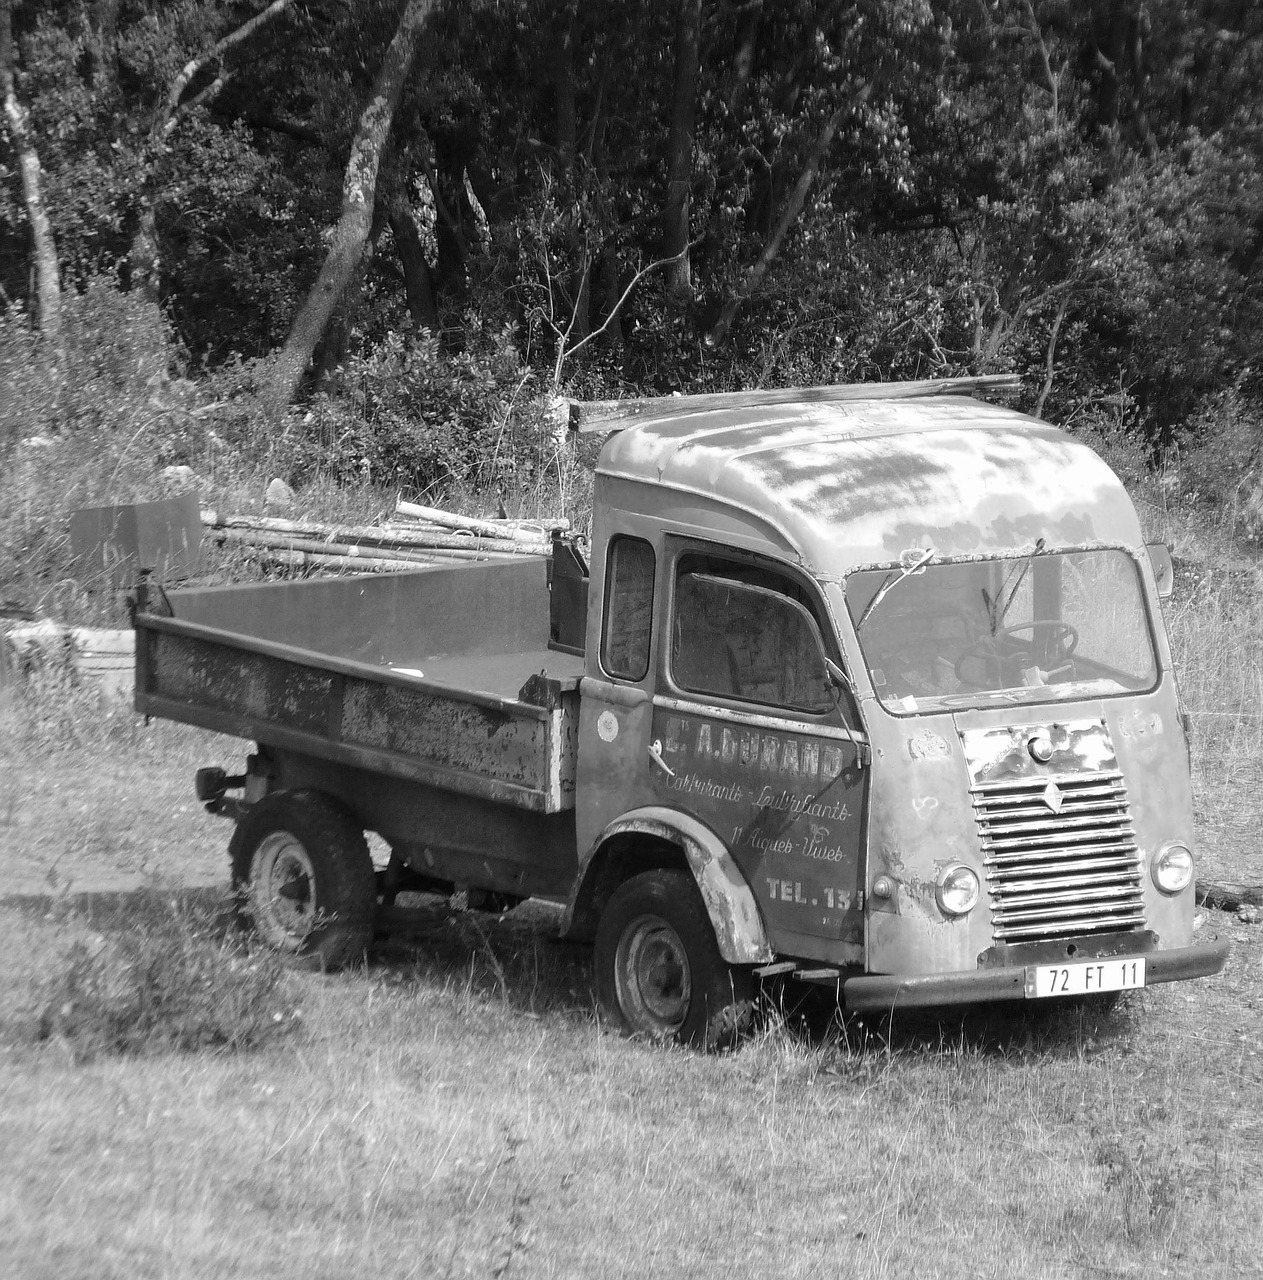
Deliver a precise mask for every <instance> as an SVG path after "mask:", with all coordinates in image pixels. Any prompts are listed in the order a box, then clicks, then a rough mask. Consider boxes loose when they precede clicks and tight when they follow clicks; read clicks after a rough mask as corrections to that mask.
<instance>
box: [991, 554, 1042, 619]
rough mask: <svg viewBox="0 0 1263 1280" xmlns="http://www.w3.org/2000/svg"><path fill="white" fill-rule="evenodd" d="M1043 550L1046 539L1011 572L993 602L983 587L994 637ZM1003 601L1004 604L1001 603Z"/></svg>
mask: <svg viewBox="0 0 1263 1280" xmlns="http://www.w3.org/2000/svg"><path fill="white" fill-rule="evenodd" d="M1043 549H1044V539H1043V538H1040V539H1039V541H1038V542H1036V543H1035V550H1034V551H1033V552H1032V553H1031V554H1030V555H1029V556H1027V557H1026V559H1025V560H1023V561H1021V563H1020V564H1015V565H1014V566H1013V568H1012V569H1010V570H1009V573H1008V577H1006V578H1005V580H1004V581H1003V583H1001V584H1000V590H999V591H998V592H997V593H996V598H995V599H994V600H992V598H991V597H990V596H989V595H988V594H987V588H986V587H983V589H982V602H983V604H985V605H986V606H987V619H988V621H989V622H990V623H991V634H992V635H995V634H996V633H997V632H998V631H999V630H1000V627H1001V624H1002V623H1003V622H1004V619H1005V617H1006V616H1007V614H1008V612H1009V609H1010V608H1011V607H1012V605H1013V601H1014V599H1015V598H1016V596H1017V593H1018V590H1019V589H1020V588H1021V586H1022V583H1023V582H1024V581H1025V580H1026V573H1027V570H1029V569H1030V567H1031V565H1032V564H1033V563H1034V562H1035V557H1036V556H1037V555H1039V553H1040V552H1041V551H1043ZM1019 571H1020V572H1019ZM1014 574H1017V581H1016V582H1013V575H1014ZM1010 582H1013V589H1012V590H1011V591H1010V590H1009V583H1010ZM1006 591H1008V592H1009V598H1008V599H1007V600H1005V598H1004V593H1005V592H1006ZM1002 601H1003V603H1001V602H1002Z"/></svg>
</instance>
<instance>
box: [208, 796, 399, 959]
mask: <svg viewBox="0 0 1263 1280" xmlns="http://www.w3.org/2000/svg"><path fill="white" fill-rule="evenodd" d="M228 854H229V857H230V859H231V861H232V885H233V889H234V891H235V892H236V894H237V903H238V910H239V911H240V913H241V914H242V916H243V917H244V918H245V919H246V921H247V922H248V923H249V924H251V925H252V926H253V927H254V930H255V932H256V933H258V935H259V936H260V937H261V938H262V939H263V940H264V942H266V943H267V944H268V945H269V946H271V947H274V948H275V949H276V950H277V951H280V952H283V953H285V954H287V955H290V956H293V957H295V958H296V959H300V960H303V961H305V962H307V963H308V964H310V965H312V966H313V967H317V968H321V969H338V968H341V967H342V966H343V965H346V964H349V963H351V962H352V961H354V960H357V959H359V958H360V957H361V956H363V955H364V953H365V952H366V951H367V950H368V947H369V943H371V942H372V940H373V912H374V908H375V907H376V902H377V888H376V880H375V877H374V874H373V861H372V858H371V857H370V856H369V852H368V845H367V844H366V843H365V840H364V833H363V831H362V830H361V829H360V828H359V826H357V825H356V823H355V821H354V819H353V818H352V817H351V816H350V814H348V813H347V811H346V810H345V809H344V808H343V807H342V806H341V805H339V804H338V803H337V802H336V801H335V800H333V799H331V798H330V797H329V796H326V795H322V794H321V793H320V792H318V791H276V792H273V793H272V794H271V795H269V796H266V797H265V798H264V799H262V800H260V801H259V802H258V804H256V805H254V806H253V807H252V808H251V809H250V812H249V813H247V814H246V816H245V817H244V818H242V820H241V821H240V823H238V825H237V829H236V831H235V832H234V833H233V837H232V840H231V842H230V843H229V845H228Z"/></svg>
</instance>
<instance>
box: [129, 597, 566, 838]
mask: <svg viewBox="0 0 1263 1280" xmlns="http://www.w3.org/2000/svg"><path fill="white" fill-rule="evenodd" d="M206 630H207V629H206V628H203V627H197V626H195V625H193V624H188V623H181V622H180V621H179V620H177V619H169V618H151V617H148V616H146V615H140V616H139V617H138V619H137V634H138V646H137V689H136V709H137V710H138V711H141V712H143V713H145V714H155V715H163V716H166V717H168V718H171V719H176V720H183V721H185V722H186V723H191V724H197V725H200V726H202V727H204V728H210V729H215V730H217V731H219V732H222V733H232V734H236V735H239V736H243V737H251V738H254V739H255V740H256V741H258V742H260V743H270V744H272V745H279V746H285V747H288V748H290V749H292V750H301V751H304V752H307V753H308V754H311V755H313V756H320V757H325V758H327V759H330V760H334V761H341V762H342V763H344V764H351V765H355V766H356V767H360V768H365V769H376V770H379V771H381V772H383V773H386V774H389V775H390V776H392V777H408V778H413V779H415V780H418V781H422V782H426V783H428V784H430V785H434V786H441V787H446V788H450V789H452V790H454V791H458V792H463V793H465V794H471V795H479V796H483V797H486V798H487V799H491V800H495V801H498V802H502V803H507V804H512V805H516V806H518V807H521V808H528V809H533V810H537V811H541V812H546V813H556V812H562V811H564V810H566V809H570V808H573V807H574V790H575V788H574V751H575V747H576V736H577V735H576V733H575V729H574V724H575V720H576V712H575V709H574V704H575V703H576V701H577V693H576V692H574V691H569V692H564V693H561V694H560V695H559V696H560V703H559V705H558V706H557V707H556V708H555V709H554V710H552V711H549V710H548V709H546V708H542V707H537V706H534V705H531V704H529V703H525V702H519V701H515V700H512V699H505V698H499V697H492V696H488V695H480V694H476V693H472V692H471V693H469V694H463V693H461V692H459V691H452V690H443V689H441V688H437V687H435V686H432V685H431V686H428V687H427V686H426V684H425V683H424V682H422V681H418V680H414V679H410V678H404V677H400V676H398V675H393V674H391V673H388V672H383V673H380V674H379V673H377V672H375V671H373V670H372V669H371V668H365V667H364V666H363V665H362V664H357V663H350V662H347V661H345V660H338V659H321V657H320V655H315V654H312V655H307V658H308V660H307V661H299V660H297V659H296V658H295V657H293V656H291V655H292V654H293V653H294V652H296V651H292V650H283V649H282V650H280V651H279V652H278V651H275V650H277V649H278V648H279V647H278V646H275V645H271V644H269V643H268V642H258V641H256V642H250V641H246V640H243V639H242V638H241V637H225V638H223V639H216V638H214V636H213V635H210V636H208V635H207V634H205V632H206ZM187 632H196V633H197V634H187Z"/></svg>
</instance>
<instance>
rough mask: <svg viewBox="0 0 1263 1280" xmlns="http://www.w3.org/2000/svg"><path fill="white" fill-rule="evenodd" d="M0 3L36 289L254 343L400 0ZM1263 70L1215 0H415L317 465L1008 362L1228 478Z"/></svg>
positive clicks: (2, 180) (11, 308)
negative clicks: (568, 417) (114, 291)
mask: <svg viewBox="0 0 1263 1280" xmlns="http://www.w3.org/2000/svg"><path fill="white" fill-rule="evenodd" d="M5 7H6V8H11V9H12V26H13V45H12V48H13V56H12V62H13V70H14V73H15V74H14V78H13V80H14V84H15V88H16V94H17V96H18V98H19V99H20V100H21V101H22V102H23V103H24V104H25V107H26V109H27V110H28V111H29V116H30V124H31V136H32V137H33V139H34V142H35V145H36V147H37V149H38V153H39V159H40V162H41V165H42V171H43V181H44V200H45V203H46V206H47V208H48V210H49V213H50V216H51V220H52V226H53V230H54V233H55V237H56V245H57V253H58V258H59V263H60V270H61V278H62V286H63V288H64V289H65V290H74V291H83V290H84V289H86V288H88V287H89V286H90V285H91V284H92V283H93V282H94V281H100V280H107V281H112V282H114V287H116V288H118V289H120V290H123V291H133V292H142V291H143V292H145V294H146V296H148V297H150V298H153V299H157V300H159V301H160V303H161V305H162V307H163V308H164V309H165V311H166V313H167V316H168V317H169V322H170V324H171V325H172V326H173V329H174V332H175V334H176V335H177V336H178V340H179V344H180V349H181V350H182V352H183V361H184V366H185V367H184V369H183V370H182V372H184V373H186V374H188V375H189V376H192V377H194V378H195V379H197V378H199V377H203V376H206V377H214V378H217V379H219V380H220V381H219V382H218V383H217V384H216V386H217V387H219V388H220V389H221V390H222V385H223V379H224V377H225V376H230V377H231V378H235V379H236V380H237V383H238V384H239V385H241V386H249V385H259V384H261V383H262V382H264V381H266V377H267V374H266V357H267V356H268V355H269V353H271V352H273V351H275V350H276V348H277V347H278V346H279V345H280V344H281V343H282V342H283V341H284V340H285V337H286V333H287V331H288V330H289V327H290V325H291V323H292V321H293V318H294V316H295V313H296V311H297V309H298V306H299V304H300V302H301V301H302V299H303V297H304V296H305V294H306V293H307V291H308V290H309V289H310V288H311V286H312V282H313V281H314V280H315V277H316V274H317V272H318V271H319V269H320V264H321V262H322V260H323V258H324V256H325V251H326V243H327V239H328V235H329V230H328V229H329V228H330V226H331V224H332V223H333V222H334V221H335V219H336V218H337V211H338V206H339V201H340V200H341V199H342V194H343V174H344V170H345V168H346V165H347V157H348V154H349V152H350V149H351V144H352V140H353V138H354V137H355V136H356V131H357V127H358V124H359V121H360V116H361V112H362V111H363V110H364V108H365V104H366V99H367V96H368V93H369V88H370V85H371V84H372V83H373V80H374V77H375V76H376V75H377V73H378V69H379V67H380V66H381V65H382V61H383V57H384V53H385V50H386V47H387V45H388V44H389V42H390V41H391V38H392V35H393V34H394V33H395V31H396V28H397V25H398V23H399V18H400V11H401V7H402V6H401V4H400V2H399V0H363V2H362V3H352V2H351V0H313V2H312V3H307V4H289V5H285V6H279V11H278V12H277V14H276V15H275V16H270V17H269V18H268V20H267V21H264V22H262V23H261V24H260V25H259V26H258V28H257V30H252V31H251V32H250V34H249V35H248V36H247V37H245V38H243V39H241V40H239V41H238V42H236V43H232V42H231V41H228V40H225V37H228V36H230V35H231V33H233V32H236V31H238V30H239V29H240V28H241V26H242V24H243V23H245V22H247V21H248V20H250V19H251V18H252V17H255V16H257V15H259V14H260V13H262V12H263V11H264V10H265V9H266V8H267V7H268V6H266V5H265V4H264V3H263V0H41V2H40V3H36V2H35V0H5ZM271 7H272V8H273V9H278V6H275V5H273V6H271ZM217 42H219V43H218V45H217ZM217 48H218V52H216V49H217ZM193 59H199V60H200V61H199V62H198V63H197V65H196V67H195V68H194V69H193V71H192V72H191V73H187V72H186V73H185V74H186V75H187V79H184V80H182V78H181V77H182V69H184V68H186V67H187V66H188V64H189V63H190V60H193ZM1261 73H1263V11H1261V10H1260V9H1259V8H1258V6H1256V5H1253V4H1251V3H1249V0H1149V3H1146V4H1141V3H1139V0H1123V2H1121V3H1103V2H1102V0H1038V2H1032V0H982V2H981V3H979V2H978V0H969V2H968V3H965V2H964V0H853V2H850V3H840V2H837V0H740V2H738V0H640V2H639V3H637V4H615V3H613V0H588V2H585V3H582V4H578V3H575V0H471V2H468V3H460V4H457V3H452V2H450V0H449V2H448V3H443V4H439V5H438V6H437V7H436V8H435V10H434V11H433V13H431V14H430V15H429V17H428V20H427V22H426V25H425V27H424V30H423V32H422V37H421V42H420V50H419V54H418V56H417V58H416V60H415V61H414V62H413V63H412V65H411V68H410V71H409V73H408V77H407V82H406V85H405V89H404V93H403V98H402V101H401V103H400V106H399V108H398V110H397V111H396V113H395V116H394V121H393V127H392V130H391V134H390V139H391V141H390V144H389V146H388V148H387V150H386V153H385V155H384V156H383V157H382V163H381V169H380V173H379V175H378V178H377V184H376V189H375V193H374V209H373V218H372V227H371V231H370V232H369V235H368V239H367V243H366V245H365V247H364V254H363V260H362V262H361V264H360V267H359V269H358V271H357V273H356V275H355V277H354V279H353V281H352V283H351V286H350V287H348V288H347V290H346V292H345V293H344V294H343V295H342V297H341V299H340V302H339V305H338V308H337V310H336V312H335V314H334V316H333V319H332V320H331V322H330V323H329V324H328V327H327V328H326V329H325V331H324V336H323V341H322V344H321V346H320V348H319V349H318V351H317V353H316V362H315V368H314V369H313V374H314V375H315V376H316V378H317V382H316V383H314V384H313V387H312V388H311V389H313V390H314V389H315V388H316V387H318V388H319V390H320V391H321V393H322V394H323V395H324V396H325V397H326V400H325V401H324V402H323V403H325V405H326V407H328V406H332V408H331V409H330V412H332V413H333V414H334V415H335V417H337V418H338V421H339V422H344V423H345V429H344V430H341V431H339V432H338V433H337V440H338V448H337V450H335V451H334V455H333V456H330V457H329V459H328V462H329V465H330V466H331V468H332V469H333V470H335V471H336V472H337V473H338V474H344V473H355V472H356V469H357V468H359V469H360V471H370V472H372V473H373V474H374V475H377V476H383V477H384V476H393V477H397V478H399V479H401V480H403V481H405V482H408V483H415V484H419V485H423V484H426V483H429V482H431V481H433V480H435V479H441V478H443V477H444V476H445V475H460V476H462V477H465V478H474V479H478V478H482V479H487V478H489V477H488V474H487V473H488V466H487V459H486V456H485V450H486V445H487V440H488V437H489V435H495V438H496V439H497V440H499V439H500V438H501V437H502V435H503V423H504V422H507V421H508V420H509V419H510V418H512V417H513V416H514V415H520V414H521V413H522V412H523V411H524V407H526V406H538V405H539V404H541V403H542V402H544V401H545V400H546V399H547V397H548V395H550V394H551V392H552V390H553V389H554V388H555V387H556V386H557V385H559V384H560V385H561V386H563V387H565V388H566V389H569V390H571V391H573V392H577V393H579V394H586V395H615V394H635V393H654V392H665V391H670V390H676V389H680V390H703V389H707V390H708V389H719V388H728V387H736V386H749V385H789V384H794V383H799V384H807V383H818V382H828V381H839V380H840V381H845V380H861V379H887V378H897V377H925V376H933V375H946V374H952V373H960V372H978V373H987V372H999V371H1009V370H1013V371H1017V372H1019V373H1021V374H1022V375H1023V376H1024V379H1025V385H1026V387H1027V393H1026V400H1025V407H1027V408H1030V409H1034V410H1035V411H1037V412H1040V413H1042V414H1044V415H1045V416H1048V417H1050V418H1052V419H1053V420H1055V421H1059V422H1062V423H1068V424H1070V425H1071V426H1072V427H1077V428H1080V429H1083V430H1087V431H1092V432H1095V433H1098V434H1107V435H1113V436H1116V437H1117V436H1125V437H1127V438H1129V439H1132V440H1134V441H1135V442H1136V443H1137V444H1138V445H1139V446H1140V447H1141V449H1142V450H1144V451H1147V453H1148V456H1150V457H1162V458H1165V459H1167V460H1168V463H1170V462H1171V461H1172V460H1177V459H1184V460H1185V465H1186V467H1187V469H1188V472H1189V475H1190V476H1191V477H1196V479H1190V480H1189V481H1188V483H1189V484H1190V485H1191V484H1194V483H1196V484H1197V485H1199V486H1201V487H1202V488H1203V490H1204V489H1205V488H1206V486H1207V484H1210V485H1212V487H1213V486H1214V484H1215V480H1214V477H1218V481H1217V483H1218V487H1219V488H1220V489H1222V486H1223V484H1224V483H1225V482H1226V481H1227V480H1228V479H1229V478H1231V480H1232V482H1234V483H1235V482H1236V481H1237V480H1238V479H1239V478H1240V477H1241V476H1243V475H1245V474H1246V473H1247V472H1248V471H1249V469H1250V467H1251V466H1252V465H1254V464H1255V462H1256V459H1257V455H1258V453H1259V450H1260V447H1261V446H1263V412H1261V410H1260V402H1261V401H1263V383H1261V382H1260V379H1259V370H1258V368H1257V363H1258V362H1257V342H1258V339H1257V334H1258V332H1259V331H1260V328H1261V327H1263V265H1261V250H1263V171H1261V170H1263V89H1260V84H1261V83H1263V75H1261ZM3 138H4V135H0V289H2V290H3V292H0V305H3V306H4V307H5V308H7V310H8V312H9V322H10V324H11V323H12V321H13V319H14V317H15V315H16V314H18V313H21V312H23V311H26V310H33V309H34V302H33V299H34V290H33V285H32V272H31V261H32V253H31V244H30V232H29V227H28V219H27V210H26V207H25V205H24V201H23V188H22V186H21V184H20V183H19V180H18V172H17V161H18V156H17V150H18V148H17V145H16V143H15V142H14V141H13V140H12V139H9V140H7V141H5V140H3ZM681 156H683V162H682V163H683V169H682V170H681V168H680V163H681V160H680V157H681ZM681 172H683V173H684V174H685V175H687V178H686V181H685V182H683V183H681V182H680V181H679V175H680V173H681ZM681 210H682V212H681ZM681 218H682V219H683V222H681V221H680V219H681ZM672 226H675V227H676V228H677V229H678V228H679V227H680V226H683V227H684V228H685V229H686V231H687V247H686V248H685V249H684V251H683V253H672V254H668V253H666V252H665V251H664V245H665V246H671V245H673V244H674V243H678V241H673V240H672V238H671V237H672V230H671V228H672ZM663 258H669V259H670V260H669V261H666V262H663V261H662V260H663ZM423 331H427V332H423ZM252 361H256V362H258V364H257V365H251V363H250V362H252ZM225 370H228V371H229V374H228V375H226V374H225ZM219 393H220V392H219V391H217V392H216V394H219ZM491 470H494V467H492V468H491Z"/></svg>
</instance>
